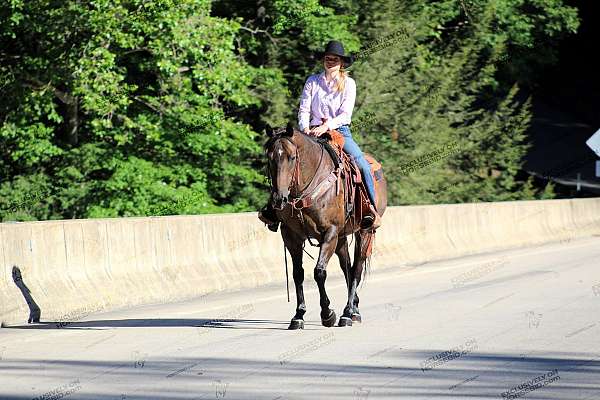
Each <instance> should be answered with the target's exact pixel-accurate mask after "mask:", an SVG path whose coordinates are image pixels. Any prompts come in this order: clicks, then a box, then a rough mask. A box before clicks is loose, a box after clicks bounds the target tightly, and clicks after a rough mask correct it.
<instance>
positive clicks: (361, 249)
mask: <svg viewBox="0 0 600 400" xmlns="http://www.w3.org/2000/svg"><path fill="white" fill-rule="evenodd" d="M355 238H356V240H355V243H356V245H355V247H354V263H353V265H352V268H351V270H352V272H353V281H352V285H351V288H352V289H353V298H352V305H353V310H352V321H355V322H362V317H361V315H360V311H359V310H358V302H359V299H358V290H357V288H358V285H359V284H360V281H361V280H362V274H363V271H364V268H365V263H366V261H367V247H368V243H369V241H370V240H373V234H372V233H370V232H365V231H358V232H356V234H355ZM348 303H349V304H350V299H348Z"/></svg>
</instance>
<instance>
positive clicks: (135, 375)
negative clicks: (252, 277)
mask: <svg viewBox="0 0 600 400" xmlns="http://www.w3.org/2000/svg"><path fill="white" fill-rule="evenodd" d="M438 352H439V351H437V350H412V351H407V350H401V349H396V350H393V351H389V352H386V353H385V357H383V359H379V360H374V359H372V360H369V358H368V357H366V355H365V357H364V358H363V359H362V361H360V363H359V364H354V365H348V364H344V362H342V361H340V362H331V361H327V360H323V361H322V362H318V363H307V362H302V361H301V360H298V359H297V358H292V359H291V360H290V361H289V362H288V363H286V364H285V365H280V363H279V362H278V361H277V359H276V357H277V355H276V354H275V357H273V355H270V356H269V358H270V360H264V359H240V358H236V357H202V358H200V357H198V358H194V357H189V356H188V357H181V353H179V354H178V355H169V354H162V355H159V356H152V354H149V358H147V359H144V362H145V364H143V365H146V368H140V367H139V363H138V364H136V363H135V360H131V361H123V360H121V361H92V360H63V359H39V360H18V361H11V360H4V363H3V364H2V366H0V371H2V375H3V376H5V377H6V379H11V377H15V378H17V377H18V376H19V374H30V373H31V374H33V375H36V374H47V373H48V372H49V371H48V370H53V374H54V375H56V376H68V377H69V379H70V380H75V379H77V381H78V382H80V385H81V393H77V395H76V396H75V397H74V398H85V399H97V400H104V399H115V398H116V396H118V395H117V394H116V393H115V391H116V390H115V389H111V388H110V386H106V387H104V388H103V389H101V390H99V389H98V382H92V381H88V380H87V379H86V377H92V376H99V375H104V374H110V378H107V379H110V380H112V381H121V380H122V381H127V380H129V381H130V382H138V383H140V382H141V381H140V380H141V379H143V380H144V382H154V383H155V384H154V385H150V386H145V387H144V385H139V384H136V385H134V384H133V383H132V384H131V385H130V386H129V387H123V386H121V387H120V389H118V390H119V392H117V393H122V394H121V396H123V397H121V398H126V399H147V398H152V399H157V400H163V399H164V400H167V399H173V398H174V397H173V396H174V394H175V393H177V398H190V399H191V398H193V399H198V398H210V397H212V396H214V395H215V387H214V386H215V382H219V383H221V384H227V385H229V388H228V392H227V394H228V398H236V399H242V398H243V399H251V398H258V397H260V398H264V399H273V400H274V399H289V398H304V397H301V395H302V394H303V393H304V391H305V390H307V389H306V388H307V387H312V390H320V391H321V393H326V394H327V396H326V397H323V398H327V399H349V398H350V399H352V398H354V399H367V397H368V399H375V398H387V399H389V398H394V399H396V398H397V399H441V398H477V399H491V398H502V393H506V392H507V391H510V390H511V389H513V388H517V387H519V385H521V386H522V385H523V384H525V383H527V382H529V381H531V380H532V379H535V378H536V377H538V376H540V375H541V374H544V373H547V372H548V371H555V370H556V371H557V374H558V376H559V377H560V379H558V380H555V381H553V382H551V383H549V384H548V385H546V386H541V387H539V388H537V389H535V390H531V391H530V392H529V393H528V394H527V395H526V397H527V398H536V399H560V400H567V399H580V400H583V399H595V398H598V397H597V396H600V384H599V382H600V361H599V357H598V356H597V355H593V354H587V353H566V352H564V353H558V354H557V355H556V356H554V357H544V356H536V355H532V356H525V357H524V356H523V355H520V356H517V355H512V354H500V353H491V354H490V353H471V354H469V355H468V356H465V357H461V358H460V359H456V360H454V361H451V362H448V363H446V364H444V365H442V366H440V367H439V368H434V369H431V370H425V371H423V370H422V369H421V368H419V367H418V365H419V363H420V362H421V361H423V360H425V359H427V358H428V357H431V355H432V354H436V353H438ZM382 355H384V354H381V353H379V355H378V357H381V356H382ZM216 376H218V377H219V380H218V381H215V380H214V379H216V378H214V377H216ZM594 376H595V378H594ZM173 377H176V378H175V379H177V382H178V383H177V386H168V385H166V382H172V381H171V380H170V378H173ZM267 378H268V379H267ZM69 379H66V378H65V379H62V380H57V382H56V384H54V385H51V384H50V385H49V384H45V385H42V386H40V387H38V388H36V395H41V394H42V393H44V392H46V391H50V390H52V389H54V388H55V386H60V385H64V384H66V383H68V381H69ZM257 381H258V382H262V383H261V384H260V385H259V386H257ZM223 382H225V383H223ZM281 382H288V384H286V385H281V384H280V383H281ZM292 382H293V384H292V385H290V384H289V383H292ZM321 385H323V387H321V388H319V386H321ZM141 386H142V388H141ZM183 387H185V392H184V393H182V392H180V389H181V388H183ZM140 390H141V392H140ZM121 391H122V392H121ZM38 392H39V393H38ZM136 392H137V393H136ZM353 394H354V397H352V395H353ZM188 395H189V397H188ZM149 396H150V397H149ZM181 396H183V397H181ZM0 397H1V398H2V399H3V400H4V399H6V400H8V399H11V400H21V399H26V398H27V399H30V398H31V395H26V394H21V393H18V394H15V393H3V392H2V389H1V388H0ZM519 397H522V396H519Z"/></svg>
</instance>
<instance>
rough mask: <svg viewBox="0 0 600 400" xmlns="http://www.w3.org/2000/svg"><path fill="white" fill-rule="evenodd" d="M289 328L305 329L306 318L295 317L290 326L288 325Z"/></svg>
mask: <svg viewBox="0 0 600 400" xmlns="http://www.w3.org/2000/svg"><path fill="white" fill-rule="evenodd" d="M288 329H291V330H295V329H304V320H303V319H293V320H292V322H290V326H288Z"/></svg>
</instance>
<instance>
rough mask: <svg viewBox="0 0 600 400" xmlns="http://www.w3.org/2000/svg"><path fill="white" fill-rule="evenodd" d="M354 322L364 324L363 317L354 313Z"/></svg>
mask: <svg viewBox="0 0 600 400" xmlns="http://www.w3.org/2000/svg"><path fill="white" fill-rule="evenodd" d="M352 321H354V322H362V317H361V316H360V314H357V313H354V314H352Z"/></svg>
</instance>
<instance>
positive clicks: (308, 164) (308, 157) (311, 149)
mask: <svg viewBox="0 0 600 400" xmlns="http://www.w3.org/2000/svg"><path fill="white" fill-rule="evenodd" d="M296 135H297V137H296V138H294V139H295V140H294V142H295V143H296V147H297V148H298V158H299V159H300V173H299V177H298V186H299V187H298V190H301V189H305V188H306V185H308V184H309V182H311V180H312V181H313V183H314V181H315V180H318V178H319V177H318V176H316V175H317V174H322V171H319V167H320V168H323V167H324V166H326V165H328V157H325V154H324V149H323V147H322V145H320V144H318V143H316V142H315V141H313V140H310V139H309V138H308V137H306V135H303V134H300V133H297V134H296ZM321 157H323V160H322V161H321V163H319V161H320V160H321ZM313 177H314V179H313Z"/></svg>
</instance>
